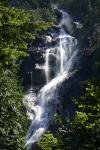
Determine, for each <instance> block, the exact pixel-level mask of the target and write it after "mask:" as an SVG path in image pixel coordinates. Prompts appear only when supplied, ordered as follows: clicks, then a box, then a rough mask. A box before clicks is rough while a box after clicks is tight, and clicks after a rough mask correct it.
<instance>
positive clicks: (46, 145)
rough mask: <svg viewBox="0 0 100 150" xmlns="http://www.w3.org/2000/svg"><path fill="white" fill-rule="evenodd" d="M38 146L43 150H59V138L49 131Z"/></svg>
mask: <svg viewBox="0 0 100 150" xmlns="http://www.w3.org/2000/svg"><path fill="white" fill-rule="evenodd" d="M38 145H39V146H40V147H41V149H42V150H53V149H54V150H59V148H58V140H57V138H56V137H54V136H53V134H52V133H51V132H49V131H48V132H47V133H45V134H44V136H43V137H42V139H41V140H40V142H39V144H38Z"/></svg>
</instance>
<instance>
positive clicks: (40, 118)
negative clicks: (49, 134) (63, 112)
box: [26, 12, 78, 145]
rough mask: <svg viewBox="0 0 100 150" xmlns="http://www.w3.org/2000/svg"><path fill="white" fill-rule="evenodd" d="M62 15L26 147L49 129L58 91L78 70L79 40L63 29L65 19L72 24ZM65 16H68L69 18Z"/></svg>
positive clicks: (46, 63)
mask: <svg viewBox="0 0 100 150" xmlns="http://www.w3.org/2000/svg"><path fill="white" fill-rule="evenodd" d="M62 15H63V17H62V21H61V22H62V26H61V27H60V34H59V36H58V37H57V39H58V43H57V46H55V47H53V48H50V49H47V50H46V53H45V66H44V70H45V74H46V81H47V82H46V85H45V86H44V87H43V88H42V89H41V90H40V91H39V93H38V96H37V105H33V106H32V109H33V110H34V112H35V118H34V119H33V121H32V124H31V127H30V128H29V131H28V135H27V139H26V145H30V144H32V143H35V142H37V141H38V140H39V139H40V138H41V136H42V135H43V133H44V132H45V131H46V129H47V128H48V126H49V123H50V122H51V120H53V115H54V113H55V109H53V108H54V107H56V104H57V96H56V94H57V89H58V87H59V85H61V83H62V82H63V81H64V80H66V79H68V78H69V77H70V76H71V75H72V74H73V72H74V71H75V69H76V68H74V66H75V63H76V61H77V53H78V49H77V39H75V38H74V37H72V36H71V35H69V34H67V33H66V31H65V29H64V27H63V25H64V24H65V22H66V21H65V19H67V18H68V20H67V23H68V28H69V24H70V23H71V22H69V16H68V14H67V13H65V12H62ZM65 16H67V18H66V17H65ZM71 26H72V25H71ZM52 56H54V59H55V61H54V62H55V64H50V59H51V57H52ZM51 68H55V69H54V71H55V73H54V74H55V76H54V78H53V79H50V69H51ZM55 99H56V100H55Z"/></svg>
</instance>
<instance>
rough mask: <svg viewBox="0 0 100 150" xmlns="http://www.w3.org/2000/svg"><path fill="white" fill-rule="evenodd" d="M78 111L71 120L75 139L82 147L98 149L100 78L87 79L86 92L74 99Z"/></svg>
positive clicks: (99, 133) (99, 146) (99, 134)
mask: <svg viewBox="0 0 100 150" xmlns="http://www.w3.org/2000/svg"><path fill="white" fill-rule="evenodd" d="M76 105H77V107H78V109H79V111H77V112H76V116H75V118H74V121H73V129H74V131H75V134H76V136H75V139H76V141H77V142H78V144H79V147H80V148H82V149H99V148H100V144H99V139H100V79H99V78H97V79H92V80H90V81H88V85H87V88H86V94H85V95H84V96H82V97H81V98H80V99H77V100H76Z"/></svg>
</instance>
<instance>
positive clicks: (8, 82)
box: [0, 69, 27, 150]
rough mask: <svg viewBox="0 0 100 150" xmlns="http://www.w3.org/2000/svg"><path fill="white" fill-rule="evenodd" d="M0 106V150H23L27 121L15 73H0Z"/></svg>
mask: <svg viewBox="0 0 100 150" xmlns="http://www.w3.org/2000/svg"><path fill="white" fill-rule="evenodd" d="M14 70H15V69H14ZM0 106H1V110H0V116H1V118H0V149H2V150H14V149H16V150H23V149H24V137H25V132H26V126H27V120H26V116H25V113H24V111H23V108H22V90H21V87H20V85H19V83H18V79H17V77H16V74H15V71H13V72H10V71H9V70H6V71H3V70H2V71H0Z"/></svg>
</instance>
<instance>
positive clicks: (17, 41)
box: [0, 1, 52, 150]
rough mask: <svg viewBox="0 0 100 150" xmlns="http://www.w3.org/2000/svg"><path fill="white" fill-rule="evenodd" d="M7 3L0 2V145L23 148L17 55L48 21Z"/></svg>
mask: <svg viewBox="0 0 100 150" xmlns="http://www.w3.org/2000/svg"><path fill="white" fill-rule="evenodd" d="M7 4H8V1H2V2H1V3H0V68H1V70H0V106H1V111H0V115H1V118H0V149H2V150H14V149H15V150H24V149H25V147H24V144H25V143H24V138H25V134H26V128H27V127H26V126H27V119H26V116H25V112H24V109H23V104H22V98H23V92H22V89H21V86H20V84H19V82H20V80H19V78H18V70H19V64H18V59H19V58H20V57H23V56H27V55H28V53H27V47H28V44H29V43H30V41H32V40H34V39H35V36H36V35H37V32H39V31H41V30H46V29H47V28H49V27H50V26H51V24H52V23H51V22H46V21H44V20H42V19H41V20H40V19H37V21H34V19H33V18H34V17H33V16H34V15H35V14H34V12H32V11H31V12H30V11H25V10H21V9H17V8H14V7H10V6H8V5H7ZM32 13H33V14H32Z"/></svg>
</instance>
